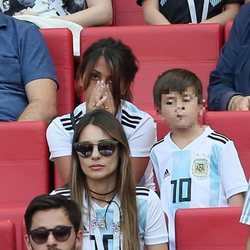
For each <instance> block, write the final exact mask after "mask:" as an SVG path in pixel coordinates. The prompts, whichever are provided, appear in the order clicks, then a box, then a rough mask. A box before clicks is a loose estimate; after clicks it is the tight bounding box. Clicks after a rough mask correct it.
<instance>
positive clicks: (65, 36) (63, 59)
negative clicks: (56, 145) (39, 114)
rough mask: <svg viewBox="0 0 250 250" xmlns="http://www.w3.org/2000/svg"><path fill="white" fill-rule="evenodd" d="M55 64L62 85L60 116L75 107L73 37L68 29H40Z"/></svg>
mask: <svg viewBox="0 0 250 250" xmlns="http://www.w3.org/2000/svg"><path fill="white" fill-rule="evenodd" d="M40 31H41V33H42V35H43V37H44V38H45V41H46V43H47V45H48V48H49V51H50V54H51V56H52V59H53V61H54V64H55V69H56V74H57V77H58V81H59V84H60V87H59V90H58V94H57V110H58V115H63V114H66V113H69V112H71V111H72V110H73V108H74V106H75V92H74V57H73V37H72V33H71V31H70V30H68V29H66V28H65V29H64V28H56V29H40Z"/></svg>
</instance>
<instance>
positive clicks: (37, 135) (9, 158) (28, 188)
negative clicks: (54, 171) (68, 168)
mask: <svg viewBox="0 0 250 250" xmlns="http://www.w3.org/2000/svg"><path fill="white" fill-rule="evenodd" d="M45 131H46V125H45V124H44V123H43V122H41V121H34V122H8V123H7V122H2V123H0V138H1V140H0V151H1V153H0V205H1V204H2V203H5V202H13V201H14V202H28V201H30V199H31V198H33V197H34V196H35V195H37V194H40V193H47V192H48V191H49V164H48V146H47V141H46V137H45Z"/></svg>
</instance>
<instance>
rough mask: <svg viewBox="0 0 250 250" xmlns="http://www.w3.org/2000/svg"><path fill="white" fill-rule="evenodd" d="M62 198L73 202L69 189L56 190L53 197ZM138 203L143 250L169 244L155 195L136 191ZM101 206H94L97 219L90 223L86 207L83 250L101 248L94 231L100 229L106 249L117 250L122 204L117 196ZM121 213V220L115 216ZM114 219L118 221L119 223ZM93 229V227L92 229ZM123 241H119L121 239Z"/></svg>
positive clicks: (138, 189)
mask: <svg viewBox="0 0 250 250" xmlns="http://www.w3.org/2000/svg"><path fill="white" fill-rule="evenodd" d="M55 194H61V195H64V196H67V197H69V198H70V190H69V189H68V188H59V189H56V190H54V191H53V192H52V193H51V195H55ZM136 200H137V208H138V220H139V230H140V241H141V250H143V249H144V245H157V244H162V243H165V242H167V241H168V233H167V228H166V223H165V218H164V213H163V210H162V206H161V202H160V199H159V198H158V196H157V195H156V193H155V192H154V191H152V190H150V189H148V188H145V187H136ZM107 206H108V205H107ZM107 206H105V207H101V206H99V205H98V204H97V203H95V202H92V207H93V209H94V212H95V215H96V216H95V217H94V218H92V217H91V220H90V218H89V213H88V209H87V207H85V209H86V210H84V209H83V224H84V233H83V234H84V235H83V248H82V249H84V250H92V249H93V250H95V249H99V248H96V246H98V243H99V244H100V242H98V237H96V234H95V232H94V229H93V227H98V229H99V231H100V234H101V239H102V243H101V244H103V246H104V249H108V250H115V249H116V248H115V247H114V245H113V244H114V239H115V235H116V234H117V232H119V231H120V224H119V218H120V216H122V215H121V214H120V213H121V209H120V200H119V197H118V196H115V197H114V199H113V202H111V203H110V206H109V207H108V208H107ZM117 211H118V216H117V215H116V213H117ZM115 217H117V218H118V221H116V219H115ZM90 225H91V226H90ZM118 239H119V241H120V238H118Z"/></svg>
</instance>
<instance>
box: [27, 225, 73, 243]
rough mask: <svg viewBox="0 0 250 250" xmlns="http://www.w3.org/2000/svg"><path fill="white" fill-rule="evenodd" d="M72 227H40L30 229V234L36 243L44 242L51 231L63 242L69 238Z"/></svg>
mask: <svg viewBox="0 0 250 250" xmlns="http://www.w3.org/2000/svg"><path fill="white" fill-rule="evenodd" d="M71 229H72V227H70V226H57V227H55V228H52V229H46V228H38V229H34V230H32V231H30V236H31V239H32V240H33V241H34V242H35V243H36V244H44V243H45V242H46V241H47V240H48V237H49V234H50V232H51V233H52V234H53V236H54V238H55V239H56V240H57V241H60V242H63V241H66V240H68V239H69V237H70V235H71Z"/></svg>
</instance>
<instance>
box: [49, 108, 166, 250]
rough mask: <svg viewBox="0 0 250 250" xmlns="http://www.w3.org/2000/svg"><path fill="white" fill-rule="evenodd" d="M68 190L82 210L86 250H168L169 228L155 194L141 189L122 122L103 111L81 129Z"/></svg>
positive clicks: (88, 118) (82, 122) (90, 116)
mask: <svg viewBox="0 0 250 250" xmlns="http://www.w3.org/2000/svg"><path fill="white" fill-rule="evenodd" d="M72 156H73V158H72V159H73V160H72V172H71V178H70V182H69V188H59V189H57V190H55V191H53V192H52V194H61V195H65V196H67V197H70V198H71V199H73V200H75V201H76V202H77V203H78V204H79V205H80V207H81V209H82V212H83V228H84V232H83V245H84V247H83V249H84V250H91V249H98V250H103V249H109V250H116V249H117V250H118V249H124V250H139V249H144V245H146V246H147V249H148V250H156V249H157V250H163V249H164V250H165V249H168V245H167V241H168V240H167V236H168V234H167V229H166V223H165V219H164V214H163V210H162V208H161V204H160V201H159V198H158V196H157V195H156V193H155V192H154V191H152V190H150V189H148V188H145V187H136V186H135V182H134V177H133V174H132V168H131V160H130V151H129V145H128V141H127V138H126V135H125V133H124V131H123V128H122V126H121V124H120V123H119V121H118V120H117V119H115V117H114V116H113V115H112V114H110V113H109V112H107V111H105V110H103V109H97V110H93V111H91V112H88V113H87V114H86V115H84V116H83V117H82V118H81V119H80V120H79V122H78V124H77V125H76V130H75V134H74V139H73V149H72Z"/></svg>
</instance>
